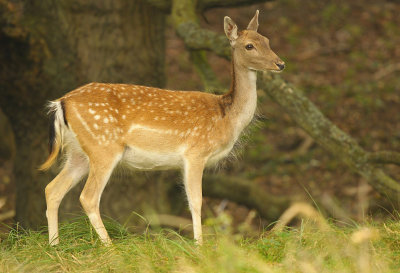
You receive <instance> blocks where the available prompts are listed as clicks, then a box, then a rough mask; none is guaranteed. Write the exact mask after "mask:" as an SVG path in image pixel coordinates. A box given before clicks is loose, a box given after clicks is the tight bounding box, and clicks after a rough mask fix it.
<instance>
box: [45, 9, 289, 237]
mask: <svg viewBox="0 0 400 273" xmlns="http://www.w3.org/2000/svg"><path fill="white" fill-rule="evenodd" d="M224 23H225V24H224V28H225V33H226V35H227V37H228V39H229V40H230V43H231V46H232V49H233V50H232V54H233V56H232V67H233V69H232V85H231V89H230V91H229V92H228V93H227V94H225V95H222V96H218V95H211V94H207V93H202V92H189V91H170V90H163V89H158V88H152V87H145V86H138V85H128V84H105V83H91V84H88V85H85V86H82V87H80V88H78V89H76V90H74V91H71V92H70V93H68V94H66V95H65V96H64V97H62V98H60V99H58V100H57V101H55V102H53V103H52V104H51V107H52V109H53V111H54V112H53V113H54V114H53V116H54V118H53V122H54V124H53V134H50V136H51V138H50V143H51V145H50V146H51V153H50V156H49V158H48V160H47V161H46V162H45V163H44V164H43V165H42V167H41V168H42V169H48V168H49V167H50V166H51V165H52V164H53V163H54V161H55V159H56V157H57V154H58V153H59V150H60V149H61V148H62V147H64V148H65V154H66V158H67V159H66V163H65V166H64V168H63V170H62V171H61V172H60V173H59V174H58V175H57V177H56V178H54V180H53V181H51V183H50V184H49V185H48V186H47V187H46V202H47V212H46V215H47V218H48V224H49V240H50V244H57V243H58V242H59V239H58V207H59V204H60V202H61V200H62V199H63V197H64V196H65V194H66V193H67V192H68V191H69V190H70V189H71V188H72V187H74V186H75V185H76V184H77V183H78V182H79V181H80V180H81V178H82V177H83V176H85V175H86V174H89V176H88V179H87V181H86V184H85V187H84V189H83V191H82V193H81V196H80V201H81V204H82V206H83V208H84V210H85V212H86V214H87V215H88V217H89V219H90V222H91V223H92V225H93V227H94V228H95V230H96V231H97V233H98V235H99V237H100V239H101V241H102V242H103V243H105V244H108V243H110V242H111V241H110V238H109V236H108V234H107V231H106V230H105V228H104V225H103V222H102V220H101V218H100V211H99V204H100V197H101V194H102V192H103V189H104V187H105V185H106V183H107V181H108V179H109V177H110V175H111V173H112V171H113V169H114V168H115V166H116V165H117V164H118V163H120V162H124V163H125V164H126V165H129V166H131V167H132V168H134V169H140V170H160V169H182V170H183V173H184V185H185V190H186V194H187V198H188V201H189V207H190V211H191V213H192V219H193V229H194V238H195V240H196V241H197V242H198V243H200V244H201V243H202V230H201V206H202V175H203V170H204V168H205V167H206V166H208V165H211V164H214V163H215V162H217V161H218V160H220V159H221V158H223V157H225V156H226V155H228V154H229V152H230V151H231V149H232V147H233V145H234V143H235V142H236V140H237V139H238V137H239V134H240V133H241V132H242V130H243V129H244V128H245V127H246V126H247V125H248V124H249V123H250V121H251V120H252V118H253V116H254V112H255V109H256V103H257V93H256V72H255V70H274V71H281V70H282V69H283V67H284V63H283V62H282V60H280V59H279V57H278V56H276V54H275V53H274V52H273V51H272V50H271V49H270V47H269V41H268V39H267V38H266V37H264V36H262V35H260V34H258V33H257V32H256V31H257V27H258V11H257V12H256V15H255V16H254V18H253V19H252V20H251V22H250V24H249V26H248V29H247V30H244V31H242V32H241V33H240V34H238V32H237V26H236V24H235V23H234V22H233V21H232V20H231V19H230V18H229V17H225V20H224Z"/></svg>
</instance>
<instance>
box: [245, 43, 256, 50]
mask: <svg viewBox="0 0 400 273" xmlns="http://www.w3.org/2000/svg"><path fill="white" fill-rule="evenodd" d="M245 48H246V49H247V50H252V49H253V48H254V46H253V44H247V45H246V46H245Z"/></svg>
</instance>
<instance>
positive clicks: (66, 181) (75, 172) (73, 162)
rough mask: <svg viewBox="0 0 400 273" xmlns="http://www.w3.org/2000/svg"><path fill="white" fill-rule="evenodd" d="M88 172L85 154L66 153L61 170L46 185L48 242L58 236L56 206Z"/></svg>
mask: <svg viewBox="0 0 400 273" xmlns="http://www.w3.org/2000/svg"><path fill="white" fill-rule="evenodd" d="M88 172H89V164H88V160H87V158H86V156H85V155H83V154H80V153H70V154H68V157H67V161H66V163H65V165H64V168H63V169H62V171H61V172H60V173H59V174H58V175H57V176H56V177H55V178H54V179H53V180H52V181H51V182H50V183H49V184H48V185H47V186H46V189H45V193H46V205H47V210H46V216H47V222H48V228H49V243H50V245H56V244H58V243H59V238H58V208H59V206H60V203H61V201H62V200H63V198H64V196H65V195H66V194H67V193H68V192H69V191H70V190H71V189H72V188H73V187H74V186H76V185H77V184H78V182H79V181H80V180H81V179H82V178H83V177H84V176H85V175H86V174H87V173H88Z"/></svg>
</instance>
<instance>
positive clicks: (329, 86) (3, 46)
mask: <svg viewBox="0 0 400 273" xmlns="http://www.w3.org/2000/svg"><path fill="white" fill-rule="evenodd" d="M193 7H194V8H193ZM191 8H192V9H191ZM256 9H259V10H260V18H259V21H260V27H259V32H260V33H261V34H263V35H266V36H267V37H269V39H270V41H271V47H272V49H273V50H274V51H275V52H276V53H277V54H278V55H279V56H280V57H281V58H282V59H283V60H284V61H285V62H286V69H285V71H284V72H283V73H282V74H280V75H279V76H276V75H273V76H267V77H266V78H265V79H264V80H263V82H262V83H261V84H260V85H259V90H258V93H259V114H260V115H259V116H260V118H259V120H258V122H257V123H256V126H253V127H251V129H250V130H249V134H248V136H246V137H245V138H244V141H243V142H245V145H243V146H242V147H241V148H239V150H238V154H237V157H236V158H235V159H233V160H228V161H226V162H224V164H222V165H221V166H219V167H218V168H216V169H215V170H214V169H211V170H209V171H208V172H207V175H206V177H205V179H204V196H205V200H204V205H203V209H204V223H205V224H207V222H208V221H212V220H213V219H221V217H220V218H216V216H220V215H224V216H226V217H225V218H226V219H228V220H226V221H227V223H228V224H232V227H233V229H234V230H236V231H240V228H241V223H243V222H246V223H250V226H252V227H253V228H252V230H249V232H257V231H259V230H261V229H263V228H265V227H267V226H268V225H269V224H270V223H272V222H274V221H276V220H277V219H278V218H279V216H280V215H281V214H282V212H283V211H285V209H287V208H288V207H289V206H290V204H291V203H293V202H299V201H302V202H308V203H312V204H314V205H316V206H318V209H319V210H320V211H321V212H322V213H323V214H324V215H326V216H327V217H330V218H332V219H335V220H337V222H338V223H348V222H351V221H354V220H355V221H363V220H365V219H370V218H373V219H375V220H379V219H384V218H387V217H393V213H392V212H393V211H394V210H396V209H398V208H399V204H400V202H399V200H400V195H399V193H400V184H399V183H398V182H400V171H399V170H400V169H399V166H398V165H400V159H399V154H398V153H400V114H399V109H400V77H399V75H400V46H399V44H400V27H399V26H400V17H399V16H398V15H399V14H400V3H399V2H398V1H389V0H387V1H370V0H354V1H344V0H343V1H342V0H334V1H328V0H323V1H298V0H275V1H262V0H232V1H214V0H197V1H178V0H173V1H168V0H164V1H163V0H147V1H146V0H131V1H127V0H114V1H113V0H102V1H95V0H90V1H77V0H69V1H67V0H62V1H55V0H54V1H49V0H42V1H23V0H0V217H1V218H0V221H3V222H5V223H8V224H12V223H14V222H15V221H18V222H19V223H20V224H21V225H22V226H24V227H32V228H36V227H38V226H42V225H45V224H46V219H45V202H44V187H45V186H46V184H47V183H48V182H49V181H50V180H51V179H52V177H54V176H55V174H56V173H57V171H58V170H59V169H58V168H53V169H52V170H51V171H50V172H49V173H40V172H38V171H37V167H38V166H39V165H40V164H41V163H42V162H43V161H44V159H45V157H46V155H47V130H48V129H47V127H48V120H47V117H46V113H45V109H44V105H45V103H46V101H47V100H52V99H55V98H57V97H60V96H62V95H63V94H64V93H66V92H68V91H71V90H73V89H74V88H76V87H78V86H80V85H83V84H85V83H88V82H91V81H99V82H121V83H122V82H123V83H134V84H144V85H149V86H157V87H164V88H169V89H177V90H204V91H213V90H214V91H217V92H223V91H224V90H227V89H228V88H229V84H230V64H229V60H227V58H226V55H227V52H226V50H225V49H226V44H225V43H226V41H225V42H221V39H220V36H215V34H214V33H217V34H218V35H223V17H224V16H225V15H228V16H230V17H231V18H232V19H233V20H234V21H235V22H236V23H237V24H238V26H239V28H242V29H243V28H245V27H246V26H247V23H248V21H249V20H250V19H251V18H252V16H253V15H254V12H255V10H256ZM185 24H186V25H185ZM184 26H186V28H184ZM205 29H206V30H208V31H213V32H207V33H205V35H200V36H199V37H197V36H196V35H195V34H196V33H200V32H197V31H196V30H201V31H203V30H205ZM185 35H191V36H190V37H189V36H185ZM213 35H214V36H213ZM196 39H205V40H206V42H204V41H203V42H204V43H203V44H202V45H197V44H196ZM214 42H215V43H214ZM228 53H229V51H228ZM282 79H283V80H282ZM268 80H270V81H271V82H274V83H275V85H268ZM285 82H288V83H290V84H292V85H286V83H285ZM277 83H279V85H277ZM276 86H278V87H279V88H282V89H285V88H286V87H288V86H289V87H288V88H292V89H290V90H292V91H293V92H294V93H296V94H300V95H299V96H301V98H308V99H310V100H311V101H312V102H313V103H314V104H315V105H316V106H317V108H319V110H320V111H321V112H322V113H323V114H324V115H325V116H326V118H328V119H329V120H331V121H332V122H333V123H334V124H335V125H336V126H337V127H338V128H340V129H341V130H343V131H344V132H345V133H346V134H348V135H349V136H351V137H352V138H354V140H355V142H353V140H351V139H350V138H344V137H341V136H340V135H339V137H337V138H335V139H334V140H333V142H334V143H335V145H339V146H340V145H342V144H343V145H344V148H343V150H340V149H337V148H336V146H334V145H333V146H332V145H331V144H329V143H328V142H329V141H328V142H327V141H325V140H323V139H324V138H329V137H330V136H331V135H335V133H334V132H333V131H332V130H331V131H330V130H327V131H326V130H325V131H322V133H321V134H322V135H324V136H323V137H322V140H321V139H319V137H316V135H314V134H313V133H310V130H311V131H312V130H314V129H313V128H316V127H318V126H310V127H307V125H305V124H307V122H305V123H304V122H303V123H302V122H301V115H297V116H298V117H299V119H296V114H293V113H295V112H293V111H291V107H292V108H293V107H294V106H293V105H295V104H296V103H294V104H285V103H283V100H284V99H279V98H278V96H279V94H278V95H277V94H276V93H273V91H271V90H270V89H273V88H274V87H276ZM279 88H275V90H278V91H279ZM286 90H287V89H286ZM300 90H302V92H303V93H301V91H300ZM283 91H284V90H282V92H281V93H280V94H281V95H282V94H283V95H284V94H286V93H285V92H283ZM278 93H279V92H278ZM286 99H296V98H295V97H293V98H289V97H287V98H286ZM302 104H303V105H307V104H306V103H302ZM299 120H300V121H299ZM311 123H313V121H310V124H311ZM317 124H320V123H318V121H317ZM302 128H305V129H306V130H303V129H302ZM310 128H311V129H310ZM326 128H328V127H326ZM328 129H329V128H328ZM317 131H318V130H317ZM307 132H308V133H307ZM319 132H321V131H319ZM339 140H340V141H339ZM342 142H343V143H342ZM327 143H328V144H327ZM355 143H358V144H359V145H360V146H357V145H356V144H355ZM324 145H325V146H324ZM339 146H337V147H339ZM354 147H356V148H355V149H353V148H354ZM359 148H360V149H359ZM353 150H356V153H357V155H354V154H350V155H347V152H349V153H352V152H353ZM364 150H365V151H366V152H367V153H364V152H363V151H364ZM382 151H384V152H382ZM368 152H380V153H379V154H371V153H368ZM396 152H397V153H396ZM374 155H376V156H374ZM360 158H361V159H360ZM372 163H373V165H371V164H372ZM387 163H389V164H387ZM386 175H387V176H386ZM390 177H391V178H390ZM180 180H181V179H180V174H179V173H177V172H173V171H169V172H154V173H143V172H137V173H131V172H128V171H126V170H120V171H119V172H118V173H116V174H115V175H114V176H113V178H112V180H111V181H110V182H109V184H108V186H107V187H106V189H105V192H104V194H103V197H102V202H101V208H102V209H101V211H102V213H103V214H104V215H107V216H109V217H111V218H113V219H116V220H118V221H119V222H121V223H126V224H127V225H128V226H129V227H131V228H132V229H133V230H134V231H140V230H142V229H143V228H146V226H147V225H148V221H150V226H151V227H153V226H154V227H155V226H157V225H161V226H169V227H175V228H179V227H181V228H182V227H185V226H187V225H188V224H190V220H189V219H190V214H189V211H188V209H187V204H186V199H185V197H184V192H183V190H182V186H181V182H180ZM382 181H384V182H382ZM396 181H397V182H396ZM83 184H84V183H81V184H80V186H78V187H76V188H75V189H73V190H72V191H71V193H69V194H68V195H67V196H66V198H65V199H64V201H63V203H62V204H61V220H63V219H64V220H65V219H68V218H70V217H73V216H76V215H82V214H83V213H82V212H81V208H80V204H79V201H78V196H79V193H80V191H81V189H82V187H83ZM138 215H141V217H140V216H138ZM142 217H144V218H146V219H147V220H146V221H144V220H143V218H142ZM225 218H224V219H225ZM207 219H208V220H207ZM231 222H232V223H231ZM187 230H188V232H190V228H188V229H187Z"/></svg>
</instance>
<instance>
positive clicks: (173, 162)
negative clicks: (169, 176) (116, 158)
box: [121, 147, 183, 170]
mask: <svg viewBox="0 0 400 273" xmlns="http://www.w3.org/2000/svg"><path fill="white" fill-rule="evenodd" d="M121 163H122V164H124V165H127V166H129V167H131V168H134V169H139V170H168V169H179V168H182V166H183V156H182V153H181V152H179V151H177V152H164V153H162V152H154V151H147V150H143V149H140V148H137V147H127V149H126V150H125V153H124V155H123V157H122V160H121Z"/></svg>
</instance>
